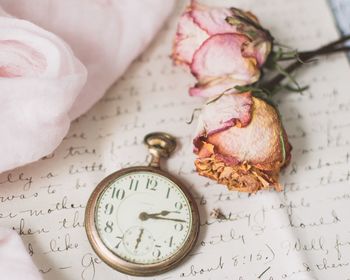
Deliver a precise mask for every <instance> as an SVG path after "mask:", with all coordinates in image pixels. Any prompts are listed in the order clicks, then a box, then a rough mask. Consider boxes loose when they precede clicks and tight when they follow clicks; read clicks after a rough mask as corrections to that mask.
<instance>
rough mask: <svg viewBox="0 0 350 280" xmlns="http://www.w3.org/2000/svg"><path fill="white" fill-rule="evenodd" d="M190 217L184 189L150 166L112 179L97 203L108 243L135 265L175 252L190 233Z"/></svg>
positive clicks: (98, 225)
mask: <svg viewBox="0 0 350 280" xmlns="http://www.w3.org/2000/svg"><path fill="white" fill-rule="evenodd" d="M192 219H193V217H192V211H191V207H190V203H189V201H188V199H187V197H186V196H185V194H184V193H183V191H182V190H181V188H180V187H179V186H177V185H176V184H175V183H174V182H173V181H171V180H170V179H168V178H167V177H165V176H163V175H160V174H157V173H153V172H150V171H132V172H130V173H127V174H125V175H122V176H121V177H118V178H117V179H115V180H114V181H112V183H110V184H109V185H108V187H107V188H106V189H105V190H104V191H103V192H102V194H101V195H100V197H99V199H98V201H97V204H96V208H95V226H96V229H97V232H98V235H99V237H100V239H101V240H102V242H103V243H104V245H105V246H106V247H107V248H108V249H109V250H110V251H111V252H112V253H113V254H114V255H117V256H118V257H120V258H122V259H124V260H126V261H128V262H132V263H137V264H155V263H159V262H162V261H163V260H165V259H168V258H169V257H171V256H173V255H174V254H176V253H177V252H178V251H179V250H180V249H181V248H182V246H183V245H184V243H185V242H186V240H187V239H188V238H189V234H190V232H191V226H192Z"/></svg>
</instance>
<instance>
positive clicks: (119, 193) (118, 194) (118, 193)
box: [112, 188, 125, 200]
mask: <svg viewBox="0 0 350 280" xmlns="http://www.w3.org/2000/svg"><path fill="white" fill-rule="evenodd" d="M124 197H125V190H123V189H117V188H113V191H112V198H116V199H119V200H123V199H124Z"/></svg>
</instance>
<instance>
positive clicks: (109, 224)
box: [104, 221, 113, 233]
mask: <svg viewBox="0 0 350 280" xmlns="http://www.w3.org/2000/svg"><path fill="white" fill-rule="evenodd" d="M104 231H105V232H106V233H112V231H113V222H112V221H107V222H106V226H105V228H104Z"/></svg>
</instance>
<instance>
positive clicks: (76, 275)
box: [0, 0, 350, 280]
mask: <svg viewBox="0 0 350 280" xmlns="http://www.w3.org/2000/svg"><path fill="white" fill-rule="evenodd" d="M178 2H179V5H178V8H177V11H176V12H175V14H174V16H173V18H172V19H171V20H170V21H169V22H168V24H167V26H165V27H164V29H163V31H162V32H161V33H160V34H159V36H158V38H157V40H156V41H155V42H154V43H153V45H152V46H150V48H149V50H148V51H147V52H146V53H145V54H144V55H142V56H141V57H140V58H139V59H138V60H137V61H135V63H134V64H133V65H132V66H131V67H130V69H129V71H128V72H127V73H126V74H125V76H124V77H123V78H122V79H121V80H120V81H119V82H118V83H117V84H116V85H115V86H113V87H112V89H111V90H110V91H109V92H108V93H107V94H106V96H105V97H104V98H103V99H102V100H101V101H100V102H99V103H98V104H97V105H96V106H95V107H94V108H93V109H92V110H91V111H90V112H88V113H87V114H86V115H84V116H82V117H81V118H79V119H78V120H76V121H75V122H74V123H73V124H72V127H71V129H70V132H69V134H68V135H67V137H66V138H65V140H64V141H63V143H62V144H61V145H60V146H59V148H58V149H57V150H56V151H55V152H54V153H53V154H52V155H50V156H47V157H46V158H45V159H43V160H41V161H40V162H37V163H34V164H31V165H28V166H26V167H23V168H19V169H17V170H14V171H11V172H7V173H5V174H1V175H0V224H1V226H5V227H11V228H14V229H15V230H17V231H18V232H19V234H20V235H21V237H22V238H23V240H24V242H25V245H26V247H27V250H28V252H29V253H30V255H31V256H32V257H33V260H34V262H35V264H36V265H37V267H38V268H39V269H40V271H41V272H42V274H43V278H44V279H46V280H53V279H59V280H78V279H82V280H92V279H98V280H100V279H120V280H123V279H136V278H133V277H128V276H126V275H123V274H120V273H118V272H116V271H114V270H112V269H111V268H109V267H108V266H107V265H105V264H104V263H101V261H100V260H99V258H97V256H96V255H95V253H94V252H93V250H92V248H91V247H90V245H89V243H88V241H87V238H86V235H85V231H84V228H83V225H84V207H85V205H86V202H87V199H88V197H89V195H90V194H91V192H92V190H93V189H94V187H95V186H96V184H97V183H98V182H99V181H100V180H101V179H102V178H103V177H105V176H106V175H108V174H110V173H112V172H114V171H115V170H117V169H120V168H123V167H127V166H132V165H141V164H146V160H147V158H146V157H147V151H146V149H145V147H144V146H143V144H142V140H143V136H144V135H145V134H146V133H148V132H152V131H159V130H162V131H167V132H169V133H172V134H174V135H176V136H177V137H178V139H179V142H180V147H179V148H178V150H177V151H176V153H175V155H174V156H173V157H172V158H171V159H170V160H169V161H168V162H167V164H166V166H165V169H167V170H168V171H169V172H171V173H173V174H175V175H176V176H178V177H180V178H181V179H182V180H183V181H184V182H186V183H187V185H188V187H189V189H190V190H191V192H192V193H193V195H194V196H195V197H196V199H197V203H198V206H199V208H200V213H201V231H200V237H199V240H198V243H197V246H196V248H195V250H194V251H193V252H192V254H191V256H190V257H189V258H187V259H186V261H185V262H184V263H182V264H181V265H180V266H179V267H178V268H176V269H174V270H172V271H171V272H168V273H166V274H163V275H161V276H157V277H151V278H150V279H157V280H162V279H164V280H165V279H214V280H216V279H218V280H224V279H227V280H247V279H248V280H251V279H265V280H279V279H290V280H293V279H297V280H302V279H323V280H327V279H338V280H347V279H350V203H349V202H350V188H349V187H350V118H349V112H350V94H349V77H350V68H349V65H348V62H347V60H346V57H345V55H342V54H339V55H336V56H332V57H330V58H327V59H322V60H320V61H319V62H318V63H316V64H314V65H313V66H310V67H306V68H307V69H304V70H302V71H301V72H299V76H298V77H299V78H298V79H299V81H300V83H301V84H303V85H310V89H309V90H308V91H307V92H305V93H304V94H303V95H298V94H291V93H288V94H287V93H281V94H280V95H279V96H278V97H277V98H276V101H277V102H278V103H279V105H280V110H281V112H282V115H283V118H284V124H285V127H286V130H287V132H288V134H289V137H290V140H291V143H292V145H293V147H294V149H293V159H292V162H291V165H290V166H289V167H288V168H287V169H286V170H285V171H284V174H283V175H282V182H283V184H284V186H285V190H284V192H282V193H275V192H259V193H258V194H256V195H252V196H248V195H246V194H240V193H237V192H228V191H226V189H225V187H223V186H219V185H216V184H214V183H213V182H211V181H209V180H208V179H206V178H201V177H199V176H198V175H196V174H195V173H194V171H193V167H194V166H193V159H194V157H193V155H192V145H191V139H192V133H193V131H194V130H195V122H194V123H193V124H192V125H187V124H186V121H187V120H189V119H190V117H191V114H192V111H193V109H194V108H197V107H199V106H200V104H201V102H203V101H202V100H200V99H197V98H190V97H188V95H187V89H188V87H189V85H190V84H191V83H193V80H192V78H191V77H190V74H189V73H188V72H186V71H185V70H183V69H179V68H175V67H173V66H172V64H171V61H170V59H169V54H170V52H171V44H172V38H173V35H174V32H175V26H176V16H177V14H179V13H180V11H181V9H182V8H183V6H184V4H185V3H184V1H178ZM212 2H215V3H219V4H222V5H229V4H230V3H232V4H235V5H236V6H238V7H242V8H245V9H251V10H254V12H256V14H257V15H258V17H259V18H260V19H261V21H262V23H263V24H264V25H265V26H266V27H268V28H270V29H271V31H272V33H273V34H274V35H275V37H276V38H277V39H278V40H279V41H281V42H284V43H285V44H287V45H290V46H292V47H298V48H301V49H311V48H314V47H317V46H319V45H321V44H323V43H325V42H328V41H330V40H333V39H335V38H337V36H338V33H337V31H336V28H335V24H334V22H333V18H332V15H331V13H330V10H329V7H328V5H327V3H326V1H325V0H307V1H305V0H293V1H287V0H250V1H244V0H235V1H212ZM2 133H6V132H2ZM40 137H45V131H43V135H41V136H40ZM214 207H215V208H220V209H221V211H222V212H223V213H224V214H225V215H226V216H227V217H228V220H225V221H218V220H214V219H212V218H211V217H210V216H209V212H210V211H211V210H212V209H213V208H214ZM0 279H1V276H0Z"/></svg>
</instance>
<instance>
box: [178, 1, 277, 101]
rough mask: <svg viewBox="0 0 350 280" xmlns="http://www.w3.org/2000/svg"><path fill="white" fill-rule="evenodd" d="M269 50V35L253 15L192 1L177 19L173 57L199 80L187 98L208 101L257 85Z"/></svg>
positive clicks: (270, 45) (270, 42)
mask: <svg viewBox="0 0 350 280" xmlns="http://www.w3.org/2000/svg"><path fill="white" fill-rule="evenodd" d="M271 48H272V37H271V35H270V33H269V32H268V31H267V30H265V29H263V28H262V27H261V26H260V24H259V21H258V19H257V18H256V17H255V16H254V15H253V14H252V13H250V12H244V11H241V10H239V9H236V8H230V9H229V8H213V7H207V6H204V5H202V4H199V3H198V2H196V1H192V2H191V5H190V6H189V7H188V9H187V10H186V11H185V13H184V14H183V15H182V16H181V18H180V21H179V24H178V28H177V33H176V39H175V43H174V48H173V55H172V57H173V60H174V61H175V63H181V64H185V65H188V66H189V68H190V69H191V72H192V74H193V75H194V76H195V77H196V78H197V80H198V83H197V84H196V85H195V86H194V87H192V88H191V89H190V95H196V96H204V97H211V96H215V95H217V94H218V93H220V92H224V91H225V90H227V89H229V88H234V87H235V86H244V85H249V84H252V83H254V82H256V81H257V80H258V79H259V77H260V68H261V67H262V65H263V64H264V63H265V61H266V59H267V57H268V55H269V54H270V52H271Z"/></svg>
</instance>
